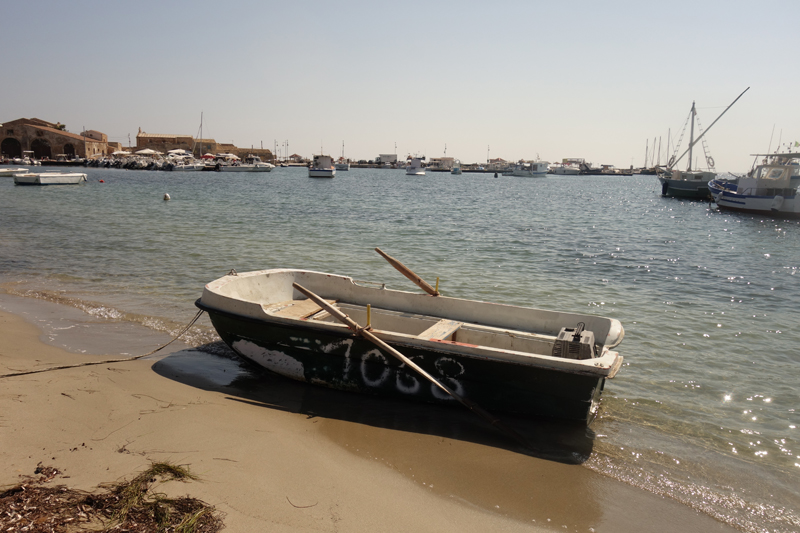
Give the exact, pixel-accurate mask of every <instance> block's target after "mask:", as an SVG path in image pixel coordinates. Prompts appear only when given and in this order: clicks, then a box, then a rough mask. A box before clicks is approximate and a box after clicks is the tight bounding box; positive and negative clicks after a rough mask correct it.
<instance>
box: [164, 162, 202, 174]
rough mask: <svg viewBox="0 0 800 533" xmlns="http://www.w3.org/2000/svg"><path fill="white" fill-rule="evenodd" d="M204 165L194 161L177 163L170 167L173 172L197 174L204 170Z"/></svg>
mask: <svg viewBox="0 0 800 533" xmlns="http://www.w3.org/2000/svg"><path fill="white" fill-rule="evenodd" d="M205 167H206V166H205V164H203V163H197V162H194V161H186V162H181V163H177V164H176V165H174V166H173V167H172V171H173V172H197V171H200V170H203V169H204V168H205Z"/></svg>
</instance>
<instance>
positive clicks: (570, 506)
mask: <svg viewBox="0 0 800 533" xmlns="http://www.w3.org/2000/svg"><path fill="white" fill-rule="evenodd" d="M0 296H2V298H0V338H3V339H4V343H3V346H2V347H0V373H2V374H5V373H9V372H13V371H21V370H25V369H31V368H34V367H46V366H50V365H57V364H59V365H61V364H70V363H77V362H83V361H87V360H101V359H103V358H105V357H103V356H107V355H109V354H129V355H137V354H139V353H146V351H150V350H151V349H152V348H147V346H152V347H153V348H154V347H156V346H159V345H161V344H163V343H165V342H166V341H167V340H169V336H167V335H165V334H157V333H154V332H152V331H150V330H147V329H146V328H144V327H142V326H137V325H133V324H122V325H120V324H119V323H113V322H110V321H106V320H103V319H94V318H92V320H88V319H86V315H85V313H83V312H82V311H80V310H76V309H73V310H69V309H67V308H65V306H61V305H58V304H53V303H49V302H41V301H36V300H32V299H30V298H22V297H17V296H9V295H0ZM76 313H77V314H76ZM81 315H83V316H81ZM55 320H60V321H61V322H59V323H58V325H57V326H54V327H53V329H52V331H50V332H49V333H48V332H47V328H48V327H50V325H51V324H53V323H54V322H53V321H55ZM64 321H67V322H72V323H71V324H67V323H65V322H64ZM43 325H44V327H42V326H43ZM56 328H62V329H56ZM134 341H135V344H134ZM65 348H69V349H70V350H71V351H67V350H66V349H65ZM2 381H3V383H2V385H3V387H2V389H0V391H1V392H0V413H2V414H0V461H2V462H3V464H5V465H7V468H6V469H4V470H3V472H2V474H0V487H6V486H8V485H13V484H15V483H17V482H18V481H19V476H21V475H32V474H33V471H34V469H35V468H36V465H37V464H38V463H39V462H42V463H43V464H44V465H50V466H55V467H57V468H58V469H59V470H61V471H62V473H63V474H62V476H59V477H56V478H55V479H54V480H53V481H51V482H50V484H51V485H52V484H65V485H68V486H70V487H74V488H79V489H82V490H89V491H91V490H94V489H96V487H97V485H98V484H100V483H103V482H112V481H116V480H118V479H120V478H122V477H130V476H132V475H135V473H136V472H139V471H141V470H143V469H144V468H146V467H147V466H148V465H149V462H150V461H161V460H168V461H173V462H176V463H180V464H183V465H187V466H189V468H190V469H191V470H192V471H193V472H195V473H196V474H198V475H200V477H201V478H202V480H203V481H202V482H195V483H192V484H190V485H183V484H171V485H170V484H168V485H167V486H166V487H167V488H166V489H165V490H167V491H168V492H173V491H174V492H176V493H180V494H184V493H186V492H188V493H189V494H190V495H191V496H193V497H197V498H199V499H201V500H203V501H205V502H206V503H208V504H210V505H214V506H216V507H217V509H219V510H220V511H222V512H223V513H224V514H225V515H226V516H225V517H224V522H225V525H226V526H227V528H228V530H230V531H243V530H264V529H265V528H267V527H268V528H270V529H272V530H277V531H307V530H311V529H313V530H322V531H339V530H347V531H385V530H408V529H411V528H417V529H420V530H431V529H436V530H444V531H451V530H452V531H456V530H458V531H486V530H498V529H502V530H505V531H555V530H563V529H565V528H566V530H567V531H595V532H601V531H614V532H625V531H631V532H633V531H675V530H680V531H689V532H691V531H698V532H700V531H736V530H735V529H733V528H731V527H729V526H726V525H724V524H722V523H720V522H718V521H716V520H714V519H713V518H711V517H709V516H707V515H704V514H701V513H699V512H696V511H694V510H692V509H690V508H688V507H685V506H683V505H682V504H679V503H677V502H675V501H673V500H671V499H667V498H663V497H660V496H656V495H653V494H651V493H648V492H645V491H642V490H640V489H637V488H634V487H631V486H629V485H626V484H624V483H621V482H618V481H616V480H613V479H611V478H608V477H605V476H603V475H600V474H597V473H595V472H592V471H590V470H589V469H587V468H584V467H581V466H580V465H570V464H565V463H564V462H558V461H553V460H547V459H542V458H538V457H532V456H529V455H523V454H520V453H516V452H514V451H512V450H509V449H507V448H506V447H505V446H504V444H503V443H500V442H498V440H499V438H498V437H497V436H495V435H494V434H493V433H492V432H491V430H487V429H486V428H483V427H479V426H478V424H477V423H474V422H472V421H471V420H470V419H469V417H462V416H461V415H462V414H463V413H461V412H460V411H454V410H452V409H449V408H445V409H430V408H429V406H422V408H420V406H416V405H415V406H410V407H409V406H407V405H406V404H395V403H392V402H376V401H375V400H373V399H371V398H366V397H363V396H358V395H352V394H347V393H340V392H337V391H329V390H327V389H322V388H320V387H314V386H311V385H306V384H302V383H295V382H289V381H288V380H284V379H282V378H277V377H274V376H271V375H265V374H264V373H263V372H260V371H258V370H257V369H253V368H251V367H249V366H247V365H246V364H244V363H242V362H240V361H238V360H235V359H228V358H225V357H219V356H214V355H210V354H208V353H204V352H199V351H197V350H193V349H191V348H189V347H186V346H177V347H176V346H175V345H171V346H170V347H169V348H167V349H166V350H164V351H163V352H160V353H159V354H157V355H155V356H149V357H148V358H145V359H142V360H137V361H131V362H126V363H116V364H103V365H97V366H90V367H81V368H73V369H66V370H58V371H54V372H45V373H40V374H33V375H29V376H20V377H14V378H5V379H3V380H2Z"/></svg>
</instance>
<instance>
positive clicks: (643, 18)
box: [0, 0, 800, 172]
mask: <svg viewBox="0 0 800 533" xmlns="http://www.w3.org/2000/svg"><path fill="white" fill-rule="evenodd" d="M799 15H800V2H797V1H796V0H784V1H763V2H759V3H756V2H744V1H739V0H728V1H706V0H695V1H683V0H677V1H670V2H647V1H645V2H643V1H641V0H639V1H597V0H594V1H582V0H575V1H572V2H556V1H547V2H543V1H536V0H528V1H522V2H512V1H503V0H495V1H492V2H488V1H486V0H483V1H480V2H473V1H470V0H465V1H459V2H439V1H435V0H429V1H420V2H418V1H415V0H412V1H405V2H381V1H363V2H362V1H349V0H342V1H340V2H317V1H303V0H296V1H294V2H270V1H237V0H230V1H228V2H224V3H223V2H210V1H192V2H180V1H171V2H161V1H148V0H142V1H138V2H107V1H103V2H100V1H80V0H73V1H69V2H64V1H63V0H57V1H45V0H27V1H25V2H20V1H17V0H0V44H1V45H2V49H3V51H4V53H3V67H2V72H3V74H2V83H0V123H2V121H9V120H14V119H17V118H33V117H36V118H40V119H43V120H46V121H49V122H61V123H62V124H65V125H66V127H67V130H68V131H71V132H74V133H80V132H81V131H82V130H83V128H86V129H93V130H98V131H101V132H103V133H106V134H107V135H108V136H109V140H111V141H118V142H121V143H122V144H123V146H128V138H129V136H130V139H131V145H132V146H135V144H136V133H137V132H138V130H139V128H141V129H142V130H143V131H145V132H148V133H170V134H186V135H192V136H197V135H198V133H199V128H200V125H201V115H202V117H203V119H202V125H203V137H205V138H214V139H216V140H217V142H225V143H227V142H232V143H233V144H235V145H237V146H239V147H248V146H253V147H256V148H258V147H261V146H262V143H263V147H264V148H269V149H273V148H274V146H275V143H276V142H277V144H278V145H279V147H280V146H281V145H282V144H283V143H284V142H286V141H288V144H289V149H288V151H289V153H297V154H300V155H303V156H306V157H310V156H311V155H312V154H314V153H319V152H320V151H321V150H322V151H324V152H325V153H328V154H331V155H334V156H337V157H338V156H339V155H341V153H342V144H343V143H344V154H345V156H346V157H348V158H350V159H354V160H359V159H366V160H369V159H374V158H375V157H376V156H377V155H378V154H387V153H397V154H398V155H399V156H400V157H401V158H404V157H406V156H407V155H409V154H410V155H424V156H427V157H428V158H431V157H441V156H443V155H445V149H446V155H447V156H449V157H455V158H458V159H460V160H461V161H462V162H464V163H472V162H484V161H486V159H487V156H488V157H491V158H497V157H501V158H503V159H506V160H508V161H516V160H519V159H535V158H537V157H539V158H541V159H543V160H546V161H551V162H556V161H560V160H561V159H562V158H568V157H572V158H575V157H581V158H584V159H586V160H587V161H589V162H592V163H593V164H595V165H600V164H611V165H615V166H617V167H620V168H627V167H630V166H631V165H633V166H635V167H640V166H643V165H644V164H645V154H646V150H649V151H650V153H652V150H653V144H654V142H655V144H656V145H658V144H659V143H660V145H661V151H660V158H659V157H658V156H657V157H656V162H658V160H659V159H660V162H661V163H662V164H663V163H664V162H666V160H667V158H668V154H669V155H671V154H672V152H673V151H674V147H673V148H672V149H670V150H669V152H668V150H667V148H666V147H667V141H668V138H669V139H670V140H671V141H672V144H673V145H674V144H675V143H676V142H677V139H678V138H679V137H680V135H681V131H682V129H683V127H684V124H685V123H686V120H687V117H688V115H689V110H690V109H691V106H692V102H693V101H694V102H696V106H697V113H698V118H699V120H700V124H701V126H702V127H703V128H708V127H709V126H710V125H711V123H712V122H714V120H715V119H716V118H717V116H718V115H719V114H720V113H722V112H723V111H724V110H725V107H727V106H728V105H729V104H730V103H731V102H733V101H734V99H735V98H736V97H737V96H738V95H739V94H740V93H741V92H742V91H744V90H745V89H747V88H748V87H749V88H750V89H749V90H748V91H747V92H746V93H745V94H744V96H742V97H741V99H740V100H739V101H738V102H737V103H736V104H735V105H734V106H733V107H731V108H730V110H729V111H727V113H726V114H725V115H724V116H723V117H722V118H721V119H720V120H719V122H718V123H716V124H715V125H714V126H713V128H711V129H710V131H709V132H708V134H707V135H706V137H705V139H706V141H707V145H708V149H709V151H710V155H711V156H712V157H713V158H714V160H715V162H716V168H717V170H719V171H731V172H743V171H746V170H748V169H749V168H750V167H751V165H752V163H753V160H754V158H753V157H752V156H751V154H755V153H764V152H766V151H767V150H771V151H774V150H775V149H776V147H777V146H778V143H779V141H780V143H781V144H782V145H785V144H787V143H792V144H793V143H794V142H795V141H800V105H798V104H797V103H796V102H795V98H796V93H797V90H798V88H800V69H798V68H797V67H796V60H795V56H796V54H797V53H798V50H800V32H798V31H797V29H796V23H797V20H798V19H799V17H798V16H799ZM688 137H689V133H688V130H687V132H686V134H685V137H684V139H683V142H682V144H681V147H680V151H679V154H678V155H680V153H682V152H683V151H684V150H685V148H687V147H688ZM395 146H396V149H395ZM696 148H700V144H698V145H697V147H696ZM281 150H283V149H282V148H281ZM798 150H800V148H798ZM698 153H699V154H700V155H701V160H702V149H700V150H699V152H698V150H697V149H696V150H695V154H696V155H697V154H698ZM649 159H650V158H649V157H648V163H649ZM685 161H686V159H685V158H684V162H685ZM679 166H683V163H681V165H679ZM701 166H702V165H701Z"/></svg>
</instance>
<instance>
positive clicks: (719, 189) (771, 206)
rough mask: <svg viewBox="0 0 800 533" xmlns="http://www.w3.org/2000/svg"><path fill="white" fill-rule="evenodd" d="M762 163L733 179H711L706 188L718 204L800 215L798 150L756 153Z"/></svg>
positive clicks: (732, 208)
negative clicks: (761, 158) (735, 179)
mask: <svg viewBox="0 0 800 533" xmlns="http://www.w3.org/2000/svg"><path fill="white" fill-rule="evenodd" d="M756 156H757V157H764V159H763V161H762V164H761V165H758V166H757V167H756V168H755V169H753V170H752V171H751V172H750V173H749V174H748V175H747V176H742V177H740V178H739V180H738V181H737V182H736V183H733V182H729V181H725V180H717V179H715V180H711V181H709V182H708V190H709V192H710V193H711V197H712V198H713V199H714V202H716V204H717V206H718V207H720V208H723V209H731V210H734V211H745V212H749V213H759V214H766V215H775V216H790V217H800V198H797V187H798V183H800V165H799V164H798V162H799V161H800V153H795V154H792V153H784V154H757V155H756Z"/></svg>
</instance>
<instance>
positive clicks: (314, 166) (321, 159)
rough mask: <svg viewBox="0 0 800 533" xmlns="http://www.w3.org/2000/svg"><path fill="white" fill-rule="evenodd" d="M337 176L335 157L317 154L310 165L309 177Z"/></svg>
mask: <svg viewBox="0 0 800 533" xmlns="http://www.w3.org/2000/svg"><path fill="white" fill-rule="evenodd" d="M334 176H336V169H335V168H334V166H333V158H332V157H331V156H329V155H321V154H320V155H315V156H314V160H313V161H312V162H311V166H310V167H308V177H309V178H332V177H334Z"/></svg>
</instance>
